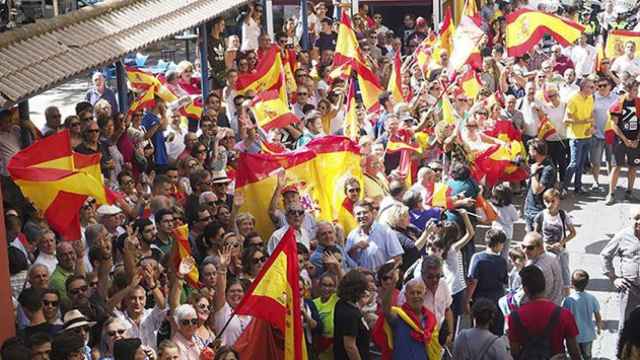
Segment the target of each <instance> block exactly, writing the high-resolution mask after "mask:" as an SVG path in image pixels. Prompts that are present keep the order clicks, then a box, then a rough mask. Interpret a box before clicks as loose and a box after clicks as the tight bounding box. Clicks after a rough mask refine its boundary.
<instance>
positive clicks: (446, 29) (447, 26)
mask: <svg viewBox="0 0 640 360" xmlns="http://www.w3.org/2000/svg"><path fill="white" fill-rule="evenodd" d="M454 32H455V25H453V19H452V16H451V7H450V6H449V7H447V10H445V13H444V19H443V20H442V24H440V29H439V31H438V39H437V41H436V42H435V44H433V61H434V62H435V63H436V64H438V65H442V64H440V54H441V53H442V52H443V51H446V52H447V53H448V54H449V55H451V50H453V34H454Z"/></svg>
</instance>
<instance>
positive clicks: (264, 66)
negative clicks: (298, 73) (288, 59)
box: [236, 45, 282, 95]
mask: <svg viewBox="0 0 640 360" xmlns="http://www.w3.org/2000/svg"><path fill="white" fill-rule="evenodd" d="M281 73H282V57H281V56H280V50H279V49H278V47H277V46H275V45H273V46H271V48H270V49H269V50H268V51H267V52H266V53H265V54H264V57H263V59H262V62H260V64H258V67H257V68H256V71H255V72H252V73H248V74H240V75H238V80H236V91H237V92H238V94H239V95H244V94H246V93H247V92H249V91H254V92H255V93H259V92H262V91H268V90H272V89H273V88H274V87H276V86H278V85H280V81H281V80H280V75H281Z"/></svg>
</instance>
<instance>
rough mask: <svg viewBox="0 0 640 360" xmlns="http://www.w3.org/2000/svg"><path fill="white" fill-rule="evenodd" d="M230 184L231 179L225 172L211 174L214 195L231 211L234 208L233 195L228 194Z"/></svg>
mask: <svg viewBox="0 0 640 360" xmlns="http://www.w3.org/2000/svg"><path fill="white" fill-rule="evenodd" d="M229 183H231V179H229V177H228V176H227V172H226V171H224V170H219V171H212V172H211V184H212V187H213V193H214V194H216V196H217V197H218V203H221V204H224V205H227V206H228V207H229V209H232V208H233V195H231V194H229V193H228V187H229Z"/></svg>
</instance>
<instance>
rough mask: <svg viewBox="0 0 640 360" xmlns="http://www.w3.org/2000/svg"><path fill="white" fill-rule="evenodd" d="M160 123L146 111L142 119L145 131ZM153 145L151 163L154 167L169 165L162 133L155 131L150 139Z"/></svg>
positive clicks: (158, 119)
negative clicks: (154, 164)
mask: <svg viewBox="0 0 640 360" xmlns="http://www.w3.org/2000/svg"><path fill="white" fill-rule="evenodd" d="M159 122H160V118H159V117H157V116H156V114H154V113H152V112H151V111H147V112H146V113H145V114H144V117H142V127H144V128H145V129H146V130H148V129H151V128H152V127H153V126H155V125H156V124H157V123H159ZM151 142H152V143H153V148H154V149H153V161H154V162H155V163H156V165H169V156H168V155H167V146H166V145H165V137H164V134H163V131H160V130H158V131H156V133H155V134H153V136H152V137H151Z"/></svg>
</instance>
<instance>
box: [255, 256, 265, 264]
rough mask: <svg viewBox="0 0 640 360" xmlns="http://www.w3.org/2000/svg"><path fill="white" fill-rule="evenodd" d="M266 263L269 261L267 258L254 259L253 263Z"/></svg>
mask: <svg viewBox="0 0 640 360" xmlns="http://www.w3.org/2000/svg"><path fill="white" fill-rule="evenodd" d="M265 261H267V257H266V256H262V257H259V258H253V263H254V264H256V265H257V264H260V263H263V262H265Z"/></svg>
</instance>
